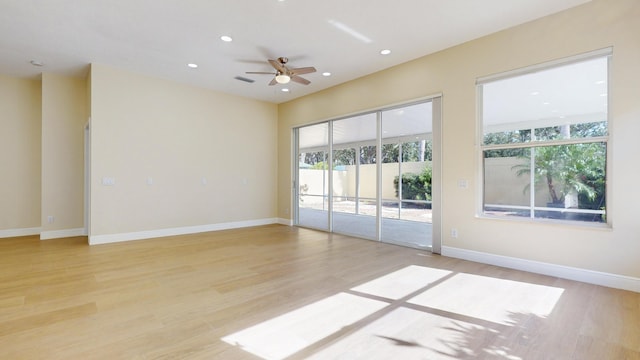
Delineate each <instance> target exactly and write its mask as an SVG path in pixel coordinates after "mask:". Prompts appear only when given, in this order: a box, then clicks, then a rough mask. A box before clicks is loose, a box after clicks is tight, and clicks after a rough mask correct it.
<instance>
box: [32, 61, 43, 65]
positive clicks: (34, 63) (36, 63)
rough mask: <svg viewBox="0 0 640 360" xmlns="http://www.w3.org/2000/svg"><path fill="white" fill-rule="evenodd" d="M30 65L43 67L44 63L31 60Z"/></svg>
mask: <svg viewBox="0 0 640 360" xmlns="http://www.w3.org/2000/svg"><path fill="white" fill-rule="evenodd" d="M30 63H31V65H33V66H44V63H43V62H42V61H38V60H31V61H30Z"/></svg>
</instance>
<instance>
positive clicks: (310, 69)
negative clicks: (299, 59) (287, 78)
mask: <svg viewBox="0 0 640 360" xmlns="http://www.w3.org/2000/svg"><path fill="white" fill-rule="evenodd" d="M316 71H317V70H316V68H314V67H313V66H309V67H302V68H297V69H291V70H290V71H289V73H290V74H292V75H302V74H309V73H313V72H316Z"/></svg>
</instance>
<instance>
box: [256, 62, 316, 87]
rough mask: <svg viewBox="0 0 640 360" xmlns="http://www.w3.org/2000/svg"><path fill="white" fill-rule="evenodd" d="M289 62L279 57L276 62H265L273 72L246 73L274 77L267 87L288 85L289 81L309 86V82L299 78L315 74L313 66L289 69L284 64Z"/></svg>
mask: <svg viewBox="0 0 640 360" xmlns="http://www.w3.org/2000/svg"><path fill="white" fill-rule="evenodd" d="M288 61H289V59H287V58H286V57H279V58H278V59H277V60H271V59H269V60H267V62H268V63H269V64H270V65H271V66H272V67H273V68H274V69H275V72H264V71H247V74H266V75H275V77H274V78H273V79H272V80H271V82H270V83H269V85H270V86H271V85H275V84H288V83H289V82H290V81H293V82H297V83H298V84H302V85H309V84H311V81H309V80H307V79H305V78H303V77H301V76H299V75H302V74H310V73H313V72H316V68H314V67H313V66H308V67H302V68H295V69H290V68H288V67H287V66H286V65H285V64H286V63H287V62H288Z"/></svg>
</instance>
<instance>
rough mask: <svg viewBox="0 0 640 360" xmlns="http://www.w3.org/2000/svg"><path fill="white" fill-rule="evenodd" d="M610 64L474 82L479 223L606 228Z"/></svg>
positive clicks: (592, 59) (592, 61)
mask: <svg viewBox="0 0 640 360" xmlns="http://www.w3.org/2000/svg"><path fill="white" fill-rule="evenodd" d="M609 57H610V50H607V51H606V52H602V51H601V52H598V53H592V54H588V55H584V56H582V57H580V58H577V59H575V58H574V59H572V60H570V61H565V62H563V63H554V64H553V65H549V64H547V65H543V66H537V67H536V68H535V69H531V68H530V69H525V70H523V71H518V72H515V73H510V74H507V75H499V76H493V77H491V78H488V79H481V80H478V95H479V104H480V106H481V111H480V112H479V115H480V121H481V123H482V126H481V127H480V128H481V129H482V133H481V134H479V136H480V137H481V141H480V143H481V152H482V166H481V167H482V172H483V200H482V213H483V214H484V215H489V216H499V217H506V218H509V217H511V218H522V217H526V218H532V219H556V220H569V221H582V222H596V223H604V222H606V214H607V213H606V175H607V174H606V163H607V161H606V160H607V142H608V122H607V117H608V116H607V104H608V61H609Z"/></svg>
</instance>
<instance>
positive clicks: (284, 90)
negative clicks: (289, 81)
mask: <svg viewBox="0 0 640 360" xmlns="http://www.w3.org/2000/svg"><path fill="white" fill-rule="evenodd" d="M280 91H282V92H289V89H287V88H282V90H280Z"/></svg>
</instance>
